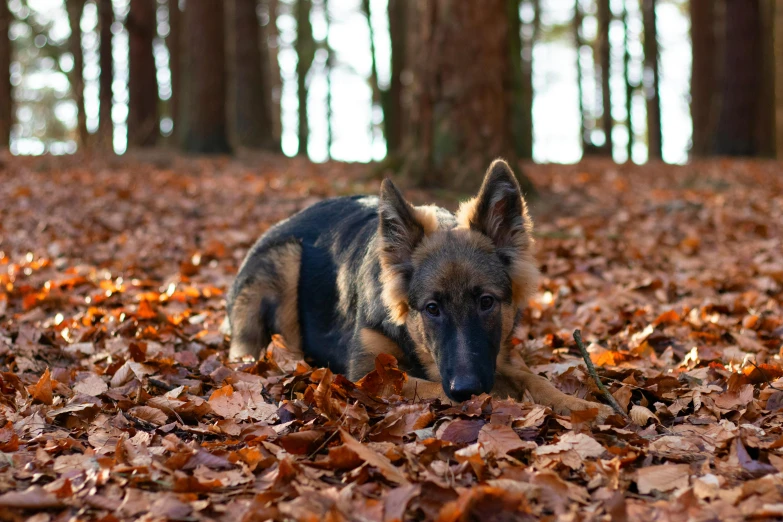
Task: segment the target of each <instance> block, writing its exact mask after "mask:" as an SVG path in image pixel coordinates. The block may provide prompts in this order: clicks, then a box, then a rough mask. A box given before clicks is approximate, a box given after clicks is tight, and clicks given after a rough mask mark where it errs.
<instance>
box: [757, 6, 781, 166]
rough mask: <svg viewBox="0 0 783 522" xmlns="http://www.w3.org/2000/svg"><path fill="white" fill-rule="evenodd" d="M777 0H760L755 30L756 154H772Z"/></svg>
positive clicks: (774, 130) (765, 155)
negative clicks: (758, 47)
mask: <svg viewBox="0 0 783 522" xmlns="http://www.w3.org/2000/svg"><path fill="white" fill-rule="evenodd" d="M776 2H777V0H760V2H759V9H760V20H761V27H760V31H759V35H760V39H761V42H760V44H761V53H760V56H759V59H760V62H761V63H760V75H761V77H760V81H761V86H760V89H759V101H758V102H757V103H756V118H757V121H756V152H757V154H758V155H759V156H764V157H767V158H774V157H775V144H776V136H777V134H778V133H777V129H776V125H775V111H773V110H770V109H771V108H772V107H774V106H775V87H776V78H775V69H776V67H775V65H776V64H775V11H776V10H780V9H781V7H776Z"/></svg>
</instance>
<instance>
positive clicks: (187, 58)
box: [179, 0, 231, 154]
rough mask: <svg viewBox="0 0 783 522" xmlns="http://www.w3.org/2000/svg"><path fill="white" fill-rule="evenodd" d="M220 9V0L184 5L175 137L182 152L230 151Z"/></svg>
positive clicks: (209, 152)
mask: <svg viewBox="0 0 783 522" xmlns="http://www.w3.org/2000/svg"><path fill="white" fill-rule="evenodd" d="M223 10H224V9H223V2H222V0H191V1H189V2H187V3H186V4H185V11H184V13H183V31H184V33H185V34H184V39H183V46H182V54H183V65H182V85H183V89H182V90H181V91H180V96H181V98H180V101H181V107H180V119H181V120H182V127H181V129H180V133H179V138H180V140H181V142H182V148H183V150H185V151H186V152H192V153H199V154H224V153H230V152H231V147H230V146H229V144H228V138H227V134H226V130H227V127H226V74H225V36H224V32H225V30H224V14H223Z"/></svg>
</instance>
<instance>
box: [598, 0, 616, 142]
mask: <svg viewBox="0 0 783 522" xmlns="http://www.w3.org/2000/svg"><path fill="white" fill-rule="evenodd" d="M611 22H612V10H611V8H610V6H609V0H598V56H599V60H600V71H601V74H600V78H601V82H600V85H601V89H600V90H601V111H602V112H601V128H602V129H603V131H604V136H605V138H606V142H605V143H604V145H603V147H602V149H604V153H605V154H606V155H608V156H610V157H611V156H612V155H613V152H614V140H613V139H612V127H613V121H612V91H611V83H610V80H611V73H612V55H611V47H610V44H609V25H610V24H611Z"/></svg>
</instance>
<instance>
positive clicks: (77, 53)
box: [67, 0, 90, 149]
mask: <svg viewBox="0 0 783 522" xmlns="http://www.w3.org/2000/svg"><path fill="white" fill-rule="evenodd" d="M84 3H85V0H70V1H69V2H68V3H67V5H68V22H69V23H70V26H71V36H70V38H69V39H68V49H69V50H70V51H71V54H72V55H73V69H72V70H71V75H70V82H71V89H72V92H73V99H74V101H75V102H76V109H77V116H76V135H77V140H78V146H79V147H80V148H82V149H85V148H88V147H89V145H90V144H89V135H88V133H87V115H86V114H85V112H84V53H83V52H82V28H81V20H82V12H83V11H84Z"/></svg>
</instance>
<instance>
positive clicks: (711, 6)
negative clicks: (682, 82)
mask: <svg viewBox="0 0 783 522" xmlns="http://www.w3.org/2000/svg"><path fill="white" fill-rule="evenodd" d="M690 12H691V46H692V49H693V64H692V69H691V120H692V122H693V146H692V148H691V154H692V155H694V156H708V155H709V154H710V153H711V151H712V135H713V129H714V128H715V112H716V111H715V110H714V106H715V102H716V101H717V98H716V96H715V91H716V86H717V85H718V78H717V74H718V71H717V69H716V54H717V53H716V51H717V50H718V46H717V41H716V37H715V36H716V35H715V21H716V18H715V0H691V1H690Z"/></svg>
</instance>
